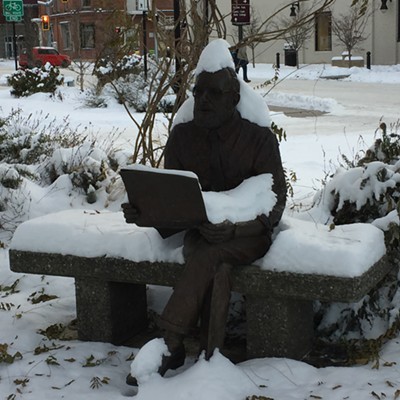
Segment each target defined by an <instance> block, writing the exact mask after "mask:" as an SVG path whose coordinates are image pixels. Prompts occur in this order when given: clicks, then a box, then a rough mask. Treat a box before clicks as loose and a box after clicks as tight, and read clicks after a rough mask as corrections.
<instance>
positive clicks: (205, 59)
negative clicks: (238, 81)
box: [195, 39, 235, 76]
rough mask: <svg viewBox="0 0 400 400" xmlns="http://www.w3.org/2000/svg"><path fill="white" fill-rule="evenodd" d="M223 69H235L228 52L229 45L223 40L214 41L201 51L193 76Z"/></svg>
mask: <svg viewBox="0 0 400 400" xmlns="http://www.w3.org/2000/svg"><path fill="white" fill-rule="evenodd" d="M223 68H232V69H235V64H234V62H233V59H232V55H231V52H230V51H229V43H228V42H227V41H226V40H224V39H216V40H213V41H212V42H210V43H209V44H208V45H207V46H206V47H205V48H204V50H203V51H202V53H201V55H200V58H199V61H198V63H197V68H196V71H195V75H196V76H197V75H199V74H200V73H201V72H203V71H206V72H211V73H212V72H217V71H220V70H221V69H223Z"/></svg>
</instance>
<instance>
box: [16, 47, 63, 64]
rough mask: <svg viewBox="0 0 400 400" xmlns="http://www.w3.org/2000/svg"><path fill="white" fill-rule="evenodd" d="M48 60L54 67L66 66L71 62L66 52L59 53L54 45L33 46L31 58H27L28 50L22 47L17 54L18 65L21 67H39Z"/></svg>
mask: <svg viewBox="0 0 400 400" xmlns="http://www.w3.org/2000/svg"><path fill="white" fill-rule="evenodd" d="M47 62H49V63H50V64H51V65H53V66H55V67H63V68H66V67H68V65H70V64H71V59H70V58H69V56H67V55H66V54H60V53H59V52H58V51H57V50H56V49H55V48H54V47H33V48H32V59H31V61H29V59H28V50H27V49H22V52H21V54H20V56H19V65H20V67H22V68H30V67H41V66H42V65H45V64H46V63H47Z"/></svg>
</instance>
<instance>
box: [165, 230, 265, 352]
mask: <svg viewBox="0 0 400 400" xmlns="http://www.w3.org/2000/svg"><path fill="white" fill-rule="evenodd" d="M270 245H271V236H270V235H262V236H255V237H243V238H235V239H232V240H229V241H227V242H224V243H218V244H213V243H208V242H207V241H206V240H205V239H204V238H203V237H202V236H201V235H200V233H199V232H198V230H196V229H193V230H189V231H188V232H187V233H186V235H185V239H184V247H183V254H184V257H185V268H184V271H183V274H182V276H181V277H180V279H179V280H178V282H177V284H176V285H175V287H174V291H173V293H172V295H171V297H170V299H169V301H168V303H167V305H166V306H165V308H164V311H163V312H162V314H161V316H160V320H159V324H160V326H161V328H163V329H165V330H166V331H169V332H173V333H176V334H179V335H187V334H188V333H189V332H190V330H192V329H193V328H194V327H195V326H196V325H197V323H198V321H199V319H200V351H202V350H205V353H206V354H205V356H206V359H209V358H210V357H211V356H212V354H213V352H214V350H215V349H216V348H219V349H222V347H223V344H224V338H225V326H226V320H227V317H228V311H229V301H230V296H231V288H232V282H231V271H232V268H234V267H235V266H238V265H245V264H249V263H252V262H253V261H255V260H257V259H258V258H261V257H262V256H263V255H264V254H265V253H266V252H267V251H268V249H269V247H270Z"/></svg>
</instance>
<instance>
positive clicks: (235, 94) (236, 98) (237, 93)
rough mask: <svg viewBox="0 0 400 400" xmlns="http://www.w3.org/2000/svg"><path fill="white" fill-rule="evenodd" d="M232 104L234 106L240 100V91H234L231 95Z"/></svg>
mask: <svg viewBox="0 0 400 400" xmlns="http://www.w3.org/2000/svg"><path fill="white" fill-rule="evenodd" d="M232 101H233V105H234V106H235V107H236V106H237V105H238V104H239V101H240V92H236V93H234V94H233V96H232Z"/></svg>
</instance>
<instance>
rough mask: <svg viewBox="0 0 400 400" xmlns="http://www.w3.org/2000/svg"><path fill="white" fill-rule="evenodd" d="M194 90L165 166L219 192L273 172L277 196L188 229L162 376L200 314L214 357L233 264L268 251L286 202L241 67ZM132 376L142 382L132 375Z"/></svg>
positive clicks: (203, 78)
mask: <svg viewBox="0 0 400 400" xmlns="http://www.w3.org/2000/svg"><path fill="white" fill-rule="evenodd" d="M193 95H194V107H193V120H192V121H189V122H185V123H179V124H177V125H175V126H174V128H173V129H172V131H171V133H170V136H169V138H168V141H167V144H166V149H165V165H164V166H165V168H166V169H178V170H187V171H192V172H194V173H195V174H196V175H197V176H198V178H199V182H200V184H201V187H202V190H203V191H216V192H220V191H226V190H230V189H233V188H235V187H237V186H238V185H240V184H241V183H242V182H243V181H244V180H245V179H248V178H251V177H253V176H257V175H260V174H264V173H270V174H272V176H273V187H272V190H273V191H274V192H275V194H276V198H277V201H276V204H275V206H274V207H273V209H272V211H271V212H270V213H269V215H258V216H256V217H255V218H254V219H253V220H250V221H245V222H240V223H232V222H230V221H224V222H222V223H219V224H212V223H204V224H202V225H201V226H198V227H193V228H192V229H189V230H188V231H187V232H186V234H185V237H184V248H183V253H184V258H185V269H184V272H183V274H182V276H181V277H180V279H179V281H178V283H177V284H176V286H175V287H174V291H173V293H172V295H171V297H170V299H169V301H168V303H167V305H166V307H165V309H164V311H163V312H162V314H161V316H160V319H159V325H160V327H161V328H162V329H163V331H164V340H165V343H166V345H167V347H168V350H169V352H170V356H163V360H162V365H161V366H160V368H159V370H158V372H159V373H160V374H161V375H164V374H165V372H166V371H167V370H168V369H176V368H178V367H180V366H181V365H183V363H184V360H185V348H184V345H183V339H184V337H185V336H186V335H187V334H188V333H189V332H190V331H191V330H192V329H193V328H195V326H196V325H197V323H198V321H199V320H200V351H205V358H206V359H209V358H210V357H211V356H212V354H213V352H214V350H215V349H216V348H219V349H222V346H223V343H224V336H225V324H226V320H227V315H228V308H229V300H230V295H231V271H232V269H233V268H235V267H236V266H238V265H246V264H251V263H252V262H254V261H255V260H257V259H259V258H261V257H263V256H264V255H265V253H266V252H267V251H268V249H269V247H270V245H271V242H272V239H271V235H272V230H273V228H274V227H275V226H277V224H278V223H279V220H280V219H281V216H282V213H283V210H284V208H285V202H286V182H285V176H284V171H283V167H282V162H281V157H280V152H279V147H278V142H277V139H276V137H275V135H274V134H273V133H272V132H271V130H270V129H269V128H267V127H261V126H259V125H257V124H255V123H253V122H250V121H249V120H247V119H244V118H243V117H242V116H241V115H240V113H239V111H238V110H237V105H238V103H239V100H240V84H239V81H238V78H237V75H236V73H235V71H234V69H233V68H229V67H228V68H222V69H220V70H218V71H216V72H207V71H203V72H201V73H200V74H199V75H198V76H197V80H196V83H195V87H194V91H193ZM122 206H123V211H124V216H125V219H126V221H127V222H128V223H131V222H135V220H137V218H138V215H139V213H140V210H136V209H135V208H134V207H132V206H131V205H129V204H123V205H122ZM127 382H128V383H130V384H133V385H135V384H137V382H136V379H135V378H134V377H132V376H129V377H128V379H127Z"/></svg>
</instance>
